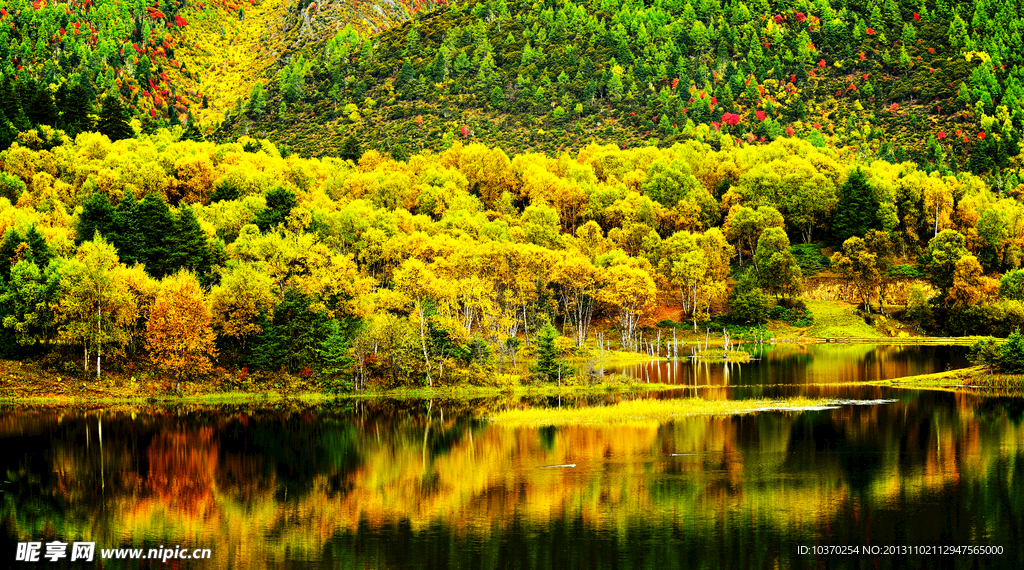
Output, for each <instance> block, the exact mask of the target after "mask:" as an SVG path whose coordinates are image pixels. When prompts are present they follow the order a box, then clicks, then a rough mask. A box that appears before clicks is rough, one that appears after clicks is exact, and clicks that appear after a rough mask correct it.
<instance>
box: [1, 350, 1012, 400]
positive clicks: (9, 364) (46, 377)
mask: <svg viewBox="0 0 1024 570" xmlns="http://www.w3.org/2000/svg"><path fill="white" fill-rule="evenodd" d="M975 340H976V339H975V338H974V337H961V338H941V337H921V338H913V339H905V338H900V339H893V338H888V339H887V338H881V339H868V338H851V339H823V338H800V339H784V340H781V341H777V342H776V343H775V344H878V345H883V346H884V345H907V346H936V345H949V346H964V345H970V344H972V343H973V342H974V341H975ZM609 352H611V351H609ZM606 354H607V356H606V357H605V358H600V357H598V358H596V359H594V362H595V363H596V364H598V365H601V366H608V365H614V364H620V363H647V362H662V361H670V360H672V359H671V358H670V357H666V356H653V355H648V354H643V353H623V352H618V351H615V352H611V353H610V354H609V353H606ZM609 357H610V358H609ZM690 357H691V355H685V356H683V357H681V358H679V360H689V359H690ZM568 360H570V361H571V362H580V363H582V362H586V361H587V358H586V357H570V358H569V359H568ZM124 376H127V375H126V374H118V373H113V374H110V375H109V376H107V377H106V378H105V379H102V380H100V381H98V382H97V381H93V380H82V379H80V378H75V379H65V378H63V377H61V376H58V375H56V374H52V373H49V372H47V371H45V370H44V369H42V367H40V366H38V365H37V364H35V363H32V362H18V361H0V378H2V382H0V406H10V405H65V406H77V405H108V406H114V405H123V404H128V405H146V404H179V405H180V404H250V403H260V404H263V403H274V402H289V401H296V402H306V403H324V402H331V401H350V400H377V399H393V400H407V399H431V398H444V399H475V398H494V397H544V396H574V395H588V394H591V395H592V394H618V393H636V392H654V391H657V392H661V391H667V390H675V389H681V388H686V386H682V385H676V384H663V383H648V382H643V381H639V380H635V381H623V380H621V379H618V378H617V377H614V376H612V377H608V378H607V379H606V380H605V381H603V382H601V383H598V384H594V385H585V384H578V383H565V384H563V385H562V386H554V385H534V386H531V385H505V386H442V387H433V388H431V387H426V386H422V387H403V388H395V389H389V390H366V391H362V392H347V393H337V394H332V393H326V392H322V391H318V390H317V387H318V386H317V385H315V384H313V383H311V382H308V381H305V382H303V381H295V380H294V379H289V380H292V381H284V382H281V381H273V380H272V381H268V382H267V384H271V385H273V387H271V386H269V385H268V386H264V387H262V388H263V389H256V388H257V387H256V386H252V388H254V389H252V390H247V389H244V388H243V389H233V390H227V391H222V390H219V389H218V388H217V387H215V386H211V385H207V386H204V385H203V384H191V385H188V388H189V389H190V390H194V391H195V392H194V393H185V394H181V395H175V394H173V393H172V392H171V390H170V389H169V387H170V385H171V383H170V382H168V381H167V380H165V379H151V380H150V381H148V382H147V381H139V380H136V379H135V377H134V376H132V377H130V378H125V377H124ZM989 376H991V375H989ZM983 377H984V371H983V370H982V369H981V368H980V367H968V368H962V369H957V370H953V371H946V372H938V373H932V374H924V375H918V376H907V377H901V378H893V379H888V380H871V381H864V382H856V383H850V384H846V385H864V386H891V387H898V388H908V389H940V390H949V389H957V388H961V389H963V388H998V387H1000V386H997V385H994V383H993V382H992V380H991V379H989V381H988V382H987V383H986V384H987V385H978V383H977V382H976V381H977V380H978V379H979V378H983ZM25 380H34V381H35V383H36V385H35V386H31V385H18V383H19V382H23V381H25ZM204 389H210V390H211V391H204ZM26 392H27V393H26Z"/></svg>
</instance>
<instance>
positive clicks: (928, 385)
mask: <svg viewBox="0 0 1024 570" xmlns="http://www.w3.org/2000/svg"><path fill="white" fill-rule="evenodd" d="M869 384H875V385H880V386H894V387H897V388H913V389H935V390H958V389H964V388H971V389H979V388H980V389H982V390H986V391H988V390H996V391H1003V390H1010V391H1013V392H1019V391H1021V390H1024V375H1022V374H996V373H992V372H989V371H988V370H987V369H986V368H985V367H983V366H973V367H970V368H961V369H959V370H950V371H947V372H936V373H935V374H920V375H917V376H905V377H903V378H893V379H892V380H876V381H874V382H869Z"/></svg>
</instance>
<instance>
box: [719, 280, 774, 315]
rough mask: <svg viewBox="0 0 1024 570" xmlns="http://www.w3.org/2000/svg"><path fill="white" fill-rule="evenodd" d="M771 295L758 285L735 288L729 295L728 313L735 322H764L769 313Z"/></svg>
mask: <svg viewBox="0 0 1024 570" xmlns="http://www.w3.org/2000/svg"><path fill="white" fill-rule="evenodd" d="M771 306H772V305H771V297H769V296H768V295H766V294H765V293H764V292H763V291H761V289H760V288H759V287H754V288H752V289H747V290H745V291H744V290H739V289H736V290H734V291H733V293H732V294H731V295H730V296H729V315H730V316H731V317H732V320H733V321H735V322H737V323H764V322H767V321H768V317H769V315H770V314H771Z"/></svg>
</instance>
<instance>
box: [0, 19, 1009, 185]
mask: <svg viewBox="0 0 1024 570" xmlns="http://www.w3.org/2000/svg"><path fill="white" fill-rule="evenodd" d="M1018 8H1019V6H1018V5H1017V3H1016V2H1006V3H1000V4H998V5H995V4H991V3H989V2H987V1H986V0H978V1H975V2H972V3H961V4H956V5H951V4H950V3H948V2H945V1H940V2H935V3H933V2H928V1H926V2H923V3H914V2H910V1H909V0H904V1H899V0H890V1H887V2H882V3H868V4H863V5H846V3H834V5H832V4H830V3H829V2H827V1H824V2H816V3H810V2H777V3H768V2H765V1H753V2H738V1H733V2H718V1H705V2H696V3H691V2H688V1H683V2H680V1H678V0H672V1H658V2H650V3H644V2H614V1H610V0H603V1H594V2H589V3H580V4H576V3H573V2H564V3H561V2H552V1H549V2H541V3H537V4H534V3H528V2H523V1H517V0H512V1H506V0H498V1H495V0H487V1H483V0H480V1H475V0H468V1H463V2H454V3H451V4H444V3H433V2H425V3H420V2H416V1H407V2H400V1H393V0H387V1H383V2H361V1H345V2H326V3H324V2H321V3H316V2H310V1H308V0H298V1H296V0H261V1H259V2H256V1H254V0H250V1H248V2H233V1H220V0H218V1H216V2H211V3H203V2H198V3H181V2H176V1H169V0H165V1H164V2H157V3H154V4H148V3H145V2H142V1H141V0H133V1H125V2H122V1H120V0H117V1H113V0H86V1H85V2H81V3H79V2H70V3H52V2H47V0H38V1H36V2H28V1H27V0H13V1H10V2H7V3H6V5H5V7H4V8H3V12H2V13H0V21H3V22H6V23H8V27H7V28H5V29H4V30H3V31H2V32H0V46H2V47H0V72H2V73H3V76H4V82H3V95H2V96H0V112H2V116H0V122H2V124H3V126H4V127H5V128H4V129H3V132H2V133H0V134H2V135H3V136H0V139H2V140H0V146H4V147H6V146H7V145H8V144H9V143H10V142H11V141H13V140H14V138H15V137H16V136H17V133H18V132H23V131H25V130H27V129H28V128H30V127H32V126H33V125H37V124H46V125H51V126H53V127H56V128H59V129H62V130H64V131H66V132H68V133H69V134H71V135H74V134H76V133H77V132H79V131H80V130H82V129H85V128H90V127H92V126H93V125H95V124H96V119H97V115H99V114H101V113H102V100H103V96H104V95H105V94H107V93H114V94H116V95H117V96H118V97H119V98H120V99H122V101H123V104H124V105H125V107H126V108H127V110H128V113H129V115H130V116H132V117H135V118H137V119H139V121H140V123H139V125H138V126H137V127H136V128H139V129H142V130H145V131H150V130H152V129H154V128H158V127H161V126H173V125H175V124H179V123H188V122H189V121H190V120H192V122H194V123H198V124H200V125H202V129H200V130H201V131H204V132H205V134H206V135H208V136H212V137H214V138H216V139H218V140H224V139H232V138H235V137H237V136H240V135H244V134H252V135H254V136H259V137H267V138H269V139H271V140H273V141H274V142H276V143H278V144H279V145H283V146H282V148H284V147H288V148H292V149H295V150H296V151H298V152H300V153H302V154H304V155H312V156H320V155H330V154H334V155H337V154H339V153H340V152H341V151H342V147H343V143H344V141H345V140H346V139H347V138H348V137H349V136H354V137H355V138H356V139H357V140H358V141H359V142H360V144H361V147H362V148H364V149H369V148H374V149H378V150H381V151H383V152H385V153H393V154H394V156H397V157H399V158H404V157H405V156H407V155H408V154H409V153H411V152H414V151H416V150H420V149H434V150H439V149H442V148H446V147H447V146H449V145H450V144H451V141H452V140H454V139H456V138H462V139H465V140H472V141H479V142H484V143H487V144H491V145H498V146H501V147H502V148H505V149H506V150H508V151H509V152H519V151H523V150H527V149H531V150H539V151H544V152H547V153H549V154H557V153H559V152H562V151H564V150H578V149H579V148H582V147H583V146H585V145H586V144H587V143H589V142H594V141H596V142H614V143H615V144H618V145H620V146H643V145H648V144H663V145H670V144H672V143H673V142H675V141H678V140H682V139H688V138H695V139H698V140H702V141H705V142H708V143H709V144H711V145H713V146H715V147H717V146H718V145H719V144H720V139H721V136H722V135H724V134H728V135H730V136H731V137H733V138H738V139H744V140H746V141H749V142H750V143H754V144H759V143H763V142H767V141H770V140H774V139H777V138H779V137H783V136H799V137H802V138H806V139H807V140H810V141H812V142H813V143H814V144H817V145H828V146H834V147H836V148H848V149H851V151H853V152H856V153H858V154H859V155H861V156H875V157H879V158H881V159H884V160H889V161H891V162H898V161H901V160H914V161H917V162H918V163H921V164H927V165H930V166H932V167H937V168H947V169H949V170H953V171H956V170H963V169H966V170H970V171H972V172H976V173H992V174H993V175H994V182H996V184H997V185H998V186H999V187H1000V188H1006V189H1012V188H1013V187H1014V186H1016V180H1015V177H1014V179H1010V178H1009V176H1010V175H1011V174H1015V173H1016V169H1017V167H1018V166H1019V165H1018V164H1017V161H1016V157H1017V155H1018V154H1019V132H1020V129H1021V128H1022V127H1024V120H1022V114H1021V101H1022V99H1024V91H1022V88H1021V74H1022V70H1021V67H1020V65H1021V64H1022V48H1021V47H1020V46H1021V45H1022V42H1021V41H1020V40H1021V37H1020V35H1021V32H1020V29H1021V24H1020V22H1021V19H1020V13H1021V11H1020V10H1018ZM410 17H412V19H410ZM190 118H192V119H190ZM193 119H194V120H193ZM222 121H223V123H222ZM192 136H193V137H196V136H199V133H195V134H194V135H192ZM43 138H44V139H46V138H47V137H46V136H43ZM43 144H48V143H45V141H44V143H43ZM49 144H52V143H49ZM993 167H999V168H998V169H995V170H994V169H993Z"/></svg>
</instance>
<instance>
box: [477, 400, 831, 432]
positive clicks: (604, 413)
mask: <svg viewBox="0 0 1024 570" xmlns="http://www.w3.org/2000/svg"><path fill="white" fill-rule="evenodd" d="M837 403H838V402H837V401H836V400H828V399H822V398H803V397H797V398H787V399H784V400H771V399H767V398H764V399H756V400H704V399H702V398H686V399H679V400H631V401H628V402H620V403H618V404H614V405H611V406H595V407H587V408H530V409H526V410H508V411H504V412H498V413H497V414H494V415H493V416H491V417H490V420H491V421H492V422H495V423H499V424H503V425H508V426H513V427H540V426H561V425H581V424H601V423H648V422H662V421H667V420H671V419H672V418H676V417H683V416H723V415H734V414H753V413H757V412H768V411H778V410H792V411H801V410H819V409H824V408H828V407H834V406H835V405H836V404H837Z"/></svg>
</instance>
